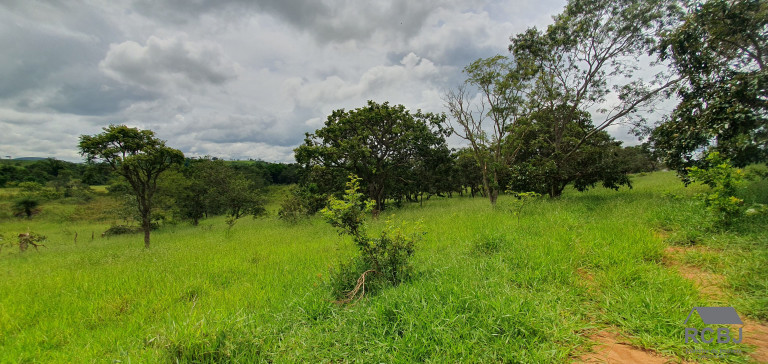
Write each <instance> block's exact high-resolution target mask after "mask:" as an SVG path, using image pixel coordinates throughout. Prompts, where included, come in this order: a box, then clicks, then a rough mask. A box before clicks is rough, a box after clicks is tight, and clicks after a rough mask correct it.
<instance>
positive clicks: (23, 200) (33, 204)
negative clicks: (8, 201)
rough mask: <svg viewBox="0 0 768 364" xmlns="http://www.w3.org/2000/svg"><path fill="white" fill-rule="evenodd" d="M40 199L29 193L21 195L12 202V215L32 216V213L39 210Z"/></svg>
mask: <svg viewBox="0 0 768 364" xmlns="http://www.w3.org/2000/svg"><path fill="white" fill-rule="evenodd" d="M38 205H40V201H38V200H37V199H36V198H35V197H33V196H30V195H22V196H21V197H20V198H18V199H17V200H16V201H15V202H14V203H13V214H14V216H22V215H26V216H27V218H28V219H29V218H32V215H34V214H37V213H39V212H40V208H38Z"/></svg>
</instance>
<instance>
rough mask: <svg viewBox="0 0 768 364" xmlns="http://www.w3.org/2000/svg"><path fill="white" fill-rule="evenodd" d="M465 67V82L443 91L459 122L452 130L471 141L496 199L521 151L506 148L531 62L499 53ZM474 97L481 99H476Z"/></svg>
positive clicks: (491, 195)
mask: <svg viewBox="0 0 768 364" xmlns="http://www.w3.org/2000/svg"><path fill="white" fill-rule="evenodd" d="M464 73H466V74H467V80H466V81H465V83H464V85H462V86H459V87H458V88H457V89H455V90H451V91H449V92H448V93H447V94H446V96H445V102H446V106H447V107H448V110H449V112H450V114H451V116H452V119H451V123H454V122H455V124H456V125H452V127H451V131H452V132H453V134H455V135H457V136H459V137H460V138H462V139H464V140H466V141H467V142H469V148H470V150H471V151H472V154H473V156H474V158H475V162H476V163H477V165H478V166H479V167H480V172H481V176H482V184H483V190H484V191H485V196H486V197H487V198H488V199H489V200H490V202H491V204H492V205H495V204H496V199H497V198H498V195H499V192H500V191H501V190H502V189H503V187H504V184H503V183H502V181H501V179H502V174H503V173H505V172H506V171H507V170H508V169H509V166H510V162H511V160H512V159H513V158H514V155H515V154H516V152H517V150H514V149H512V150H509V149H508V148H506V146H507V144H505V140H506V138H507V135H508V134H509V132H510V130H512V128H514V127H515V125H514V124H515V123H516V121H517V120H518V119H519V118H520V117H522V116H523V115H525V112H526V111H525V109H524V106H525V103H524V101H525V96H526V93H527V90H528V89H529V87H530V85H529V82H528V81H529V79H530V76H531V74H530V68H526V67H521V66H519V65H517V64H515V63H514V62H513V61H512V60H510V59H509V58H507V57H504V56H501V55H499V56H495V57H491V58H487V59H478V60H477V61H475V62H473V63H472V64H470V65H469V66H467V67H465V68H464ZM475 96H479V97H478V98H475ZM475 99H479V101H478V102H474V101H473V100H475ZM488 129H490V133H489V130H488Z"/></svg>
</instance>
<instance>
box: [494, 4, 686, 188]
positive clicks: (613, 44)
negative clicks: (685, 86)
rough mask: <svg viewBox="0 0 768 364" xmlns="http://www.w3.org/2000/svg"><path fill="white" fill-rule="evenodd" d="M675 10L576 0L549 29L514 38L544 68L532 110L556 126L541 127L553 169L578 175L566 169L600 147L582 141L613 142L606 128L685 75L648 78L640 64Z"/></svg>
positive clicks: (521, 59) (516, 49) (536, 67)
mask: <svg viewBox="0 0 768 364" xmlns="http://www.w3.org/2000/svg"><path fill="white" fill-rule="evenodd" d="M675 11H676V5H675V2H673V1H668V0H650V1H634V0H618V1H616V0H571V1H569V2H568V5H567V6H566V8H565V9H564V11H563V12H562V13H561V14H559V15H557V16H555V17H554V20H555V22H554V24H552V25H550V26H549V27H548V28H547V30H546V32H541V31H539V30H537V29H536V28H532V29H528V30H527V31H525V32H523V33H521V34H518V35H516V36H514V37H513V38H512V39H511V41H512V42H511V45H510V46H509V49H510V51H511V52H512V53H513V55H514V59H515V60H516V62H517V63H518V64H521V65H526V66H528V67H531V68H532V69H533V71H532V72H535V73H536V81H535V86H534V87H533V88H532V90H531V93H530V95H529V97H528V99H527V100H528V104H529V111H530V115H531V117H532V118H534V119H539V121H538V124H539V127H542V126H544V125H546V126H547V127H548V128H549V130H546V131H542V130H539V131H537V132H539V133H544V134H545V135H546V136H547V137H546V138H547V139H546V143H547V144H548V145H547V146H546V147H547V148H548V149H550V150H551V152H547V153H548V155H547V156H545V158H546V159H547V160H549V161H551V163H550V164H549V165H548V168H550V171H551V173H552V174H553V176H555V175H560V176H572V175H573V173H572V172H568V171H565V170H563V169H566V170H567V169H572V168H574V166H578V165H579V163H582V162H579V160H581V159H582V158H584V157H585V156H586V155H593V152H592V151H588V152H586V153H582V152H581V151H582V149H584V148H594V147H596V146H598V145H604V146H608V144H610V143H609V142H608V141H607V140H605V135H604V134H603V133H604V131H605V129H606V128H608V127H609V126H611V125H614V124H616V123H618V122H620V121H629V120H630V119H631V118H635V122H636V123H638V124H642V123H643V122H644V121H643V116H642V115H641V114H640V113H639V111H640V110H641V109H643V108H646V107H649V108H650V107H652V106H653V104H654V102H655V101H656V100H657V99H659V98H660V97H662V96H666V95H667V94H668V93H669V92H671V90H672V88H673V87H674V86H675V85H676V84H677V83H679V82H680V78H679V77H674V75H670V74H668V72H666V71H660V72H657V73H656V74H655V75H653V77H652V78H650V79H648V80H643V79H642V78H640V77H639V76H640V75H638V72H637V70H639V69H640V67H641V66H642V65H643V64H642V63H641V61H640V59H642V58H643V56H644V55H645V54H646V53H648V52H650V51H651V50H652V49H653V47H654V45H655V44H656V40H657V33H658V31H659V29H663V28H664V27H666V26H667V23H668V22H669V21H670V19H674V16H673V15H674V14H675ZM652 64H653V62H652ZM630 79H631V80H632V81H625V80H630ZM609 100H616V101H609ZM593 111H595V112H593ZM515 139H517V140H519V139H520V138H517V137H516V138H515ZM606 143H608V144H606ZM580 154H581V155H580ZM606 177H609V178H613V177H611V176H606ZM569 178H571V177H565V178H564V180H568V179H569ZM556 179H557V178H556ZM609 184H612V182H609ZM562 187H563V186H561V185H560V183H559V182H554V181H553V184H551V185H550V188H551V189H550V191H548V192H547V193H549V194H550V196H557V195H559V192H558V191H559V190H562Z"/></svg>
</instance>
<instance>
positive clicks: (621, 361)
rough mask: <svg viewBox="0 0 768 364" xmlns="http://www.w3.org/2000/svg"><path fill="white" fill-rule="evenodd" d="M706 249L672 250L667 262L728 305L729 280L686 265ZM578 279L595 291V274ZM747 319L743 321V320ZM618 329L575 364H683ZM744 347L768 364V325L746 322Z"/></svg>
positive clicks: (598, 338)
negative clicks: (685, 260) (639, 344)
mask: <svg viewBox="0 0 768 364" xmlns="http://www.w3.org/2000/svg"><path fill="white" fill-rule="evenodd" d="M702 249H704V250H705V249H706V248H702V247H676V246H673V247H669V248H667V249H666V251H665V258H664V262H665V264H666V265H667V266H669V267H671V268H674V269H676V270H677V271H678V272H679V273H680V275H681V276H683V277H685V278H686V279H688V280H690V281H692V282H693V283H694V285H695V286H696V287H697V288H698V289H699V291H700V292H701V293H702V294H704V295H705V296H706V297H709V298H710V299H712V300H714V301H715V302H723V304H726V302H727V298H728V297H727V295H726V293H725V291H724V289H723V287H722V284H723V282H725V277H723V276H722V275H719V274H715V273H711V272H707V271H705V270H703V269H701V268H699V267H696V266H692V265H686V264H683V263H682V258H683V256H684V255H685V253H686V252H687V251H689V250H702ZM577 273H578V275H579V276H580V277H581V278H582V280H583V281H584V284H585V285H586V286H587V287H589V288H591V286H592V285H593V282H592V279H593V277H592V274H590V273H589V272H587V271H584V270H579V271H578V272H577ZM742 319H743V318H742ZM618 332H619V330H618V329H613V330H611V329H609V330H602V331H599V332H597V333H595V334H594V335H591V336H590V340H592V341H595V342H597V343H598V344H597V345H596V346H595V347H593V349H592V352H590V353H586V354H584V355H582V356H581V357H579V358H578V359H576V360H575V361H574V363H609V364H629V363H650V364H662V363H672V362H680V360H679V359H676V358H669V357H664V356H661V355H659V354H658V353H656V352H653V351H650V350H643V349H640V348H637V347H634V346H632V345H631V344H629V343H628V340H626V339H624V338H622V337H621V335H620V334H618ZM743 332H744V341H742V343H743V344H747V345H753V346H754V347H756V349H755V351H753V352H752V353H751V354H750V355H751V357H752V359H753V360H755V361H756V362H758V363H768V325H765V324H763V323H760V322H756V321H751V320H747V319H744V326H743Z"/></svg>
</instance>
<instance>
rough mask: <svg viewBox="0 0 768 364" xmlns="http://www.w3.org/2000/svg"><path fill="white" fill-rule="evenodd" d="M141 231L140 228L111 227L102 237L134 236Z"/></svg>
mask: <svg viewBox="0 0 768 364" xmlns="http://www.w3.org/2000/svg"><path fill="white" fill-rule="evenodd" d="M141 231H142V230H141V226H131V225H113V226H110V227H109V229H107V231H105V232H104V233H103V234H102V236H112V235H124V234H136V233H138V232H141Z"/></svg>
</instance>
